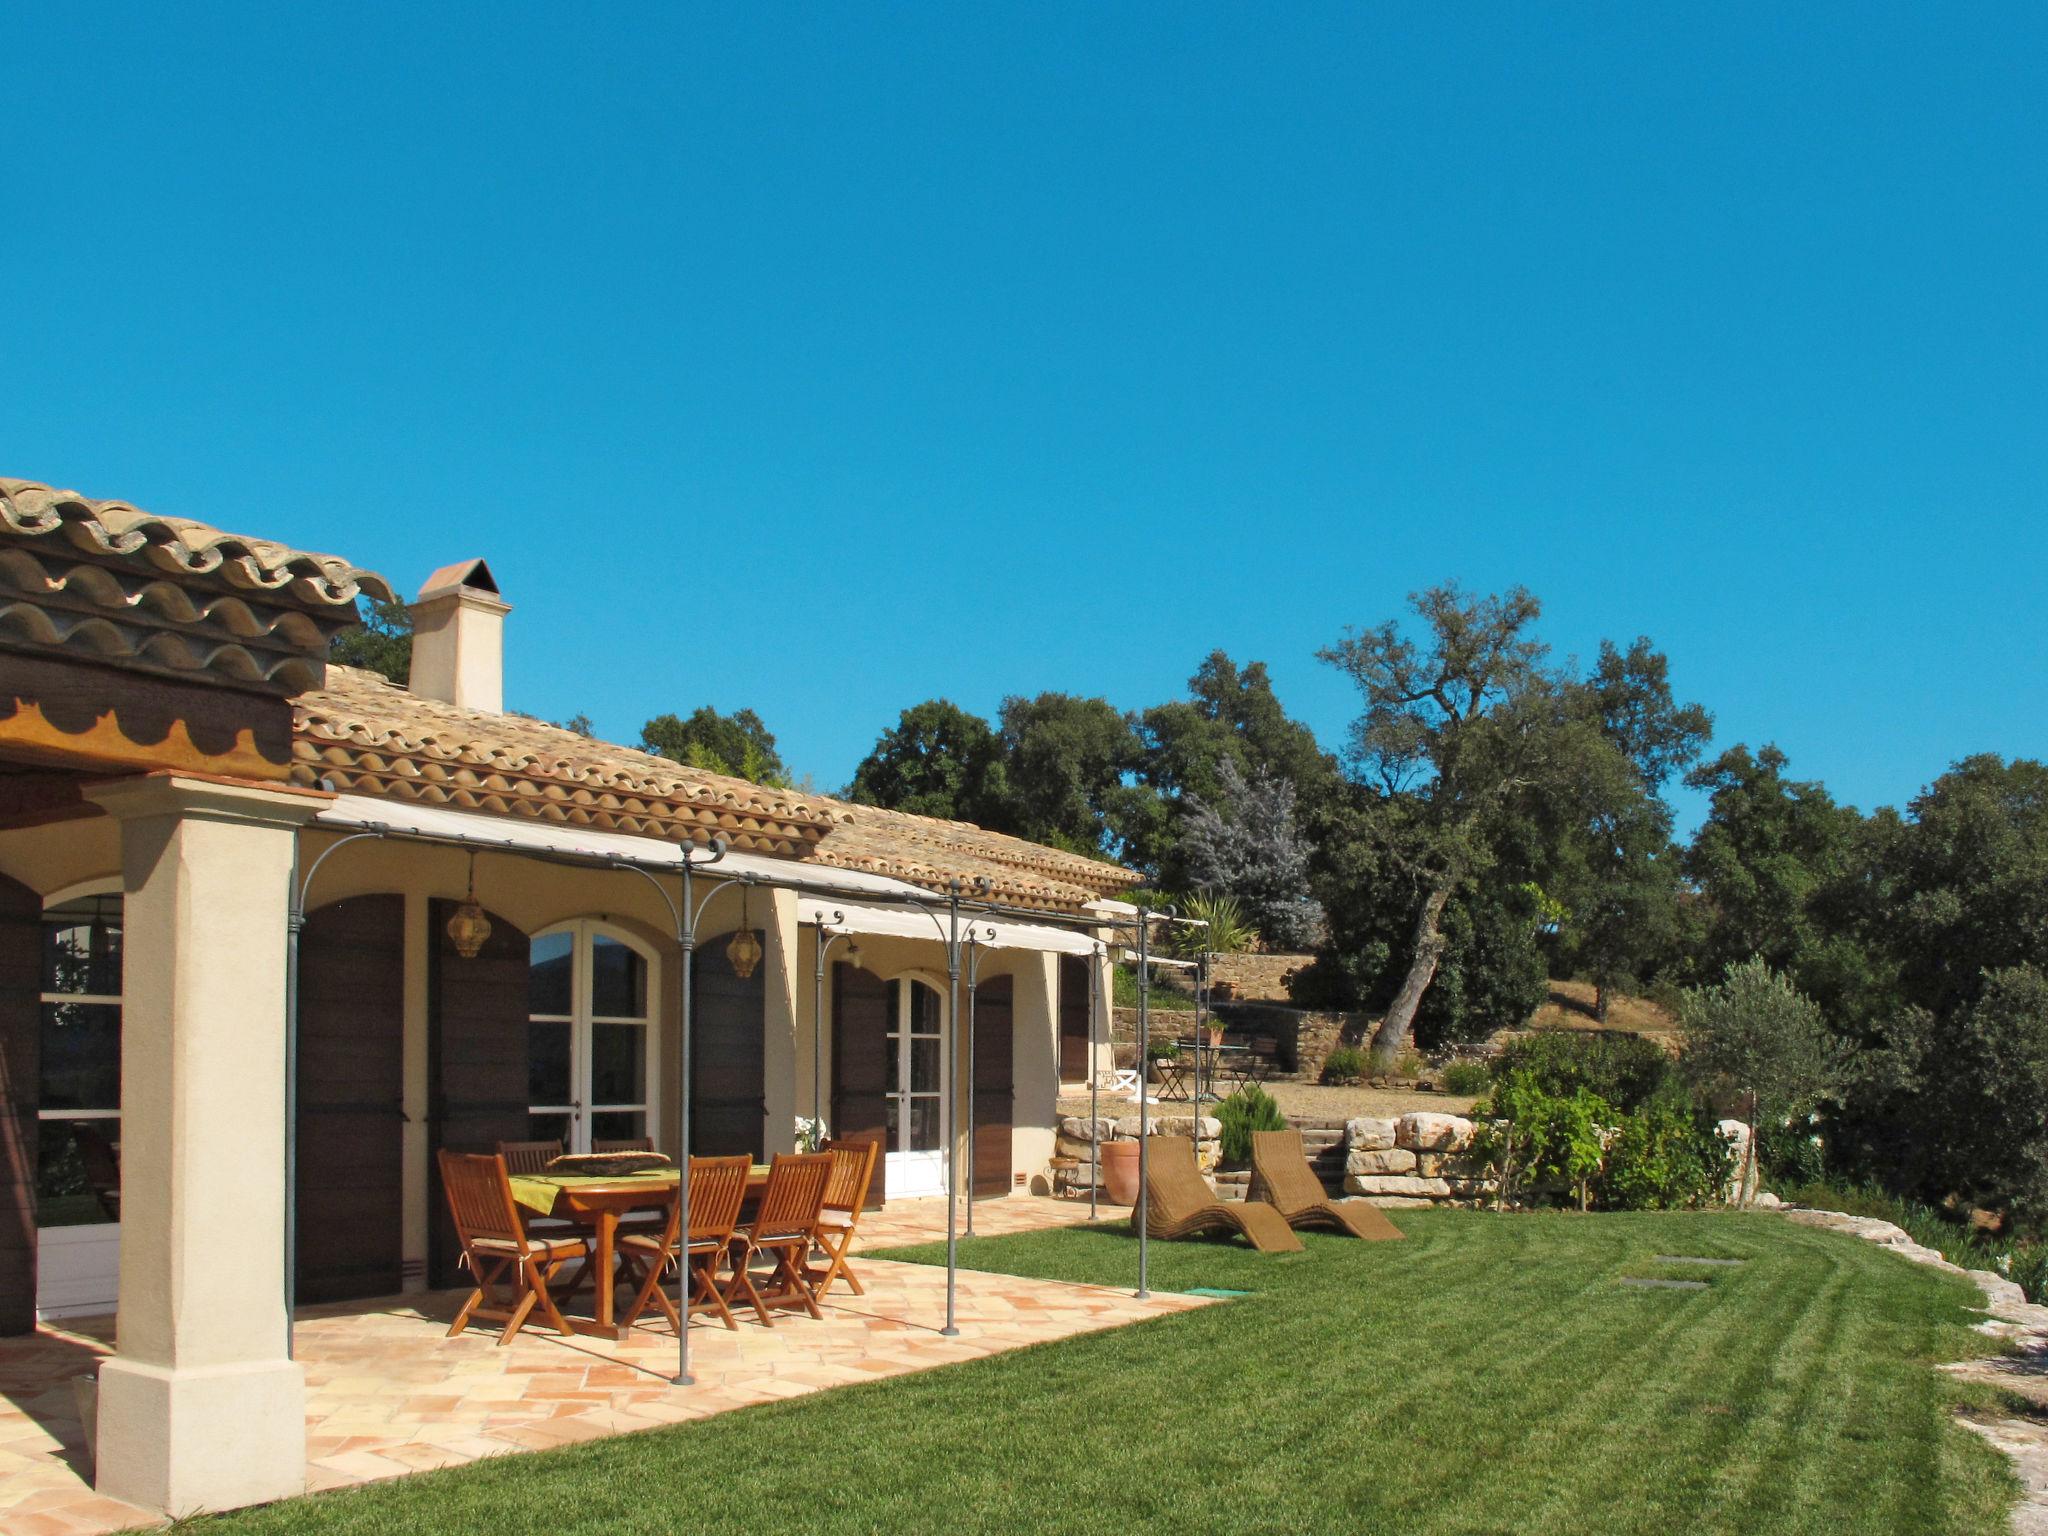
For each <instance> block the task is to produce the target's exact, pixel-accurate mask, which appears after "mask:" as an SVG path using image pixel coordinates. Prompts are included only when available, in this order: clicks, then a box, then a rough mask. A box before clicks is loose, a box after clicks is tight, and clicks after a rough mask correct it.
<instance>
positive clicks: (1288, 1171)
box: [1251, 1131, 1408, 1243]
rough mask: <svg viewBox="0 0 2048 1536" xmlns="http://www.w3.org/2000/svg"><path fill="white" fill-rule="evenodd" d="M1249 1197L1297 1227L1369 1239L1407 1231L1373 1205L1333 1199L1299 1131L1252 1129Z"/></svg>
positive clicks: (1385, 1238) (1383, 1239)
mask: <svg viewBox="0 0 2048 1536" xmlns="http://www.w3.org/2000/svg"><path fill="white" fill-rule="evenodd" d="M1251 1198H1252V1199H1254V1200H1260V1201H1264V1202H1265V1203H1266V1204H1268V1205H1270V1206H1272V1207H1273V1209H1274V1210H1276V1211H1278V1212H1279V1213H1280V1214H1281V1216H1282V1217H1284V1218H1285V1219H1286V1222H1287V1225H1288V1226H1290V1227H1293V1228H1294V1229H1295V1230H1296V1231H1302V1230H1305V1229H1306V1228H1309V1227H1323V1228H1327V1229H1328V1230H1330V1231H1333V1232H1349V1233H1350V1234H1351V1235H1352V1236H1353V1237H1362V1238H1364V1239H1365V1240H1366V1241H1367V1242H1369V1243H1383V1242H1386V1241H1388V1240H1389V1239H1392V1238H1397V1237H1406V1236H1407V1235H1408V1234H1407V1233H1405V1232H1403V1231H1402V1230H1401V1229H1400V1228H1399V1227H1397V1226H1395V1225H1394V1224H1393V1222H1392V1221H1390V1220H1388V1219H1387V1213H1386V1212H1385V1211H1383V1210H1381V1209H1380V1208H1379V1207H1378V1206H1376V1205H1370V1204H1368V1203H1367V1202H1365V1201H1363V1200H1343V1201H1338V1200H1332V1199H1331V1198H1330V1197H1329V1195H1328V1194H1327V1193H1326V1192H1325V1191H1324V1189H1323V1181H1322V1180H1321V1179H1319V1178H1317V1177H1316V1171H1315V1169H1313V1168H1311V1167H1309V1165H1308V1154H1307V1153H1306V1152H1304V1151H1302V1150H1301V1132H1299V1131H1253V1132H1252V1187H1251Z"/></svg>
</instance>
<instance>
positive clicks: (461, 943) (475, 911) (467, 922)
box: [448, 853, 491, 960]
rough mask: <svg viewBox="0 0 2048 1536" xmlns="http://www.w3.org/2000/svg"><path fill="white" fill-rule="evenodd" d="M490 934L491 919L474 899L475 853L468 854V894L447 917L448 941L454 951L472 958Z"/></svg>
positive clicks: (465, 957) (481, 948) (464, 957)
mask: <svg viewBox="0 0 2048 1536" xmlns="http://www.w3.org/2000/svg"><path fill="white" fill-rule="evenodd" d="M490 936H491V920H490V919H489V918H488V917H485V916H484V909H483V908H482V907H480V906H478V905H477V900H476V855H475V854H473V853H472V854H471V855H470V856H469V894H468V895H467V896H465V897H464V898H463V900H462V905H461V906H459V907H457V908H456V909H455V915H454V916H453V917H451V918H449V919H448V941H449V942H450V943H451V944H453V945H454V946H455V953H457V954H458V955H460V956H462V958H463V959H465V960H474V959H475V958H476V957H477V956H478V955H479V954H480V953H482V951H483V947H484V940H486V939H488V938H489V937H490Z"/></svg>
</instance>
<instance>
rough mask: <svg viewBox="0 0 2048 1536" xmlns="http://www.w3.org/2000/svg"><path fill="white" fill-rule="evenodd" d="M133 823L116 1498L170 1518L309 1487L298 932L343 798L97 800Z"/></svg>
mask: <svg viewBox="0 0 2048 1536" xmlns="http://www.w3.org/2000/svg"><path fill="white" fill-rule="evenodd" d="M87 793H88V794H90V796H91V797H92V798H93V799H94V800H96V801H97V802H98V803H99V804H100V805H101V806H103V807H104V808H105V809H106V810H107V811H108V812H110V813H111V814H112V815H113V816H114V817H116V818H117V819H118V820H119V822H120V824H121V863H122V876H123V886H124V889H125V892H126V905H125V909H124V912H123V923H124V931H123V935H122V939H123V948H124V953H123V977H124V996H123V1015H122V1031H121V1207H122V1209H121V1290H120V1316H119V1319H118V1327H119V1332H118V1335H117V1339H116V1353H115V1354H114V1356H113V1357H112V1358H111V1359H109V1360H107V1361H106V1362H105V1363H104V1364H103V1365H102V1366H101V1367H100V1376H99V1439H98V1467H97V1477H96V1485H97V1486H98V1488H99V1491H100V1492H102V1493H104V1494H108V1495H111V1496H112V1497H114V1498H117V1499H126V1500H127V1501H128V1502H130V1503H131V1504H140V1505H142V1506H143V1507H144V1508H147V1509H158V1510H162V1511H164V1512H165V1513H167V1514H171V1515H186V1514H191V1513H194V1512H197V1511H200V1510H216V1509H231V1508H234V1507H236V1506H238V1505H243V1504H254V1503H259V1502H262V1501H264V1500H268V1499H276V1498H282V1497H285V1496H287V1495H290V1494H296V1493H301V1492H303V1491H304V1490H305V1485H306V1392H305V1377H304V1373H303V1372H302V1371H301V1370H300V1368H299V1367H298V1366H297V1365H295V1364H294V1363H293V1362H292V1361H290V1360H289V1359H287V1358H286V1326H287V1320H286V1317H285V1305H284V1223H285V1188H284V1151H285V941H286V931H285V930H286V921H285V920H286V910H287V903H288V894H289V891H290V888H291V871H292V855H293V850H294V847H295V846H296V837H295V833H296V831H297V829H298V828H299V827H300V826H302V825H304V824H305V822H306V821H308V820H309V819H310V818H311V817H312V815H313V814H314V812H316V811H317V810H318V809H319V808H320V805H321V804H322V803H323V801H324V798H325V797H324V796H315V795H308V794H303V793H295V792H293V791H290V790H284V789H266V788H260V787H257V786H254V785H240V784H223V783H216V782H212V781H209V780H205V779H198V778H186V777H182V776H178V775H168V774H165V775H150V776H149V777H146V778H139V779H126V780H121V781H119V782H117V783H112V784H107V785H103V786H100V787H97V788H95V789H92V790H89V791H88V792H87Z"/></svg>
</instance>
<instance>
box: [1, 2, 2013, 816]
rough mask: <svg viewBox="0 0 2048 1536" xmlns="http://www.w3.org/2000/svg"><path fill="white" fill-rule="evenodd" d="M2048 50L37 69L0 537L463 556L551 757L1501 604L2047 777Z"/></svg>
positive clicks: (648, 10)
mask: <svg viewBox="0 0 2048 1536" xmlns="http://www.w3.org/2000/svg"><path fill="white" fill-rule="evenodd" d="M2044 17H2048V12H2043V11H2042V10H2041V9H2040V8H2038V7H2020V6H2013V7H1999V6H1973V7H1967V8H1963V7H1938V6H1931V5H1930V6H1927V7H1924V8H1899V7H1889V6H1872V5H1855V6H1848V7H1841V8H1836V9H1829V8H1824V7H1817V6H1800V7H1784V6H1749V7H1743V6H1715V7H1694V8H1690V9H1689V10H1685V11H1680V10H1678V9H1676V8H1672V7H1648V6H1640V5H1607V6H1602V5H1574V6H1569V7H1547V8H1546V7H1536V6H1524V7H1516V8H1508V7H1464V8H1447V7H1406V8H1394V7H1363V6H1345V7H1331V8H1312V7H1303V6H1286V7H1248V6H1201V5H1186V4H1176V5H1172V6H1161V7H1156V8H1139V7H1136V6H1100V5H1078V6H1065V7H1063V6H1051V5H1031V6H1015V7H1008V8H1001V7H995V6H971V7H940V6H926V7H829V8H828V7H819V8H815V9H790V8H780V9H778V8H771V7H765V6H744V7H734V8H730V9H725V8H708V7H693V8H687V9H686V8H683V7H658V8H657V7H641V8H626V7H603V8H573V9H572V8H568V7H561V8H556V9H553V10H521V9H518V8H516V7H509V6H503V5H491V6H480V7H476V8H473V9H468V10H464V9H461V8H456V7H438V6H437V7H412V6H406V7H396V6H374V5H372V6H353V7H346V8H342V7H335V8H332V9H330V10H327V11H325V12H319V13H316V12H314V11H312V10H310V9H308V8H301V7H278V6H266V7H256V6H250V7H246V8H237V7H205V6H196V7H190V8H182V7H181V8H178V9H177V10H176V11H175V12H173V11H172V10H170V9H169V8H161V9H159V8H140V7H138V8H135V9H133V10H123V9H109V8H104V7H91V8H88V7H82V6H81V7H70V6H61V7H60V6H44V7H37V8H33V9H22V8H16V10H15V12H14V13H13V14H12V15H11V16H10V17H9V19H8V20H7V21H6V22H5V23H4V24H0V46H4V51H5V56H6V57H7V58H8V61H9V74H10V77H11V78H12V79H13V80H14V81H15V82H16V85H17V88H18V91H19V90H21V88H23V84H24V82H28V83H29V85H28V87H27V88H26V89H25V93H22V94H19V95H18V99H17V102H16V109H15V110H13V111H10V112H9V114H8V122H7V125H6V127H5V128H4V129H0V175H4V178H5V180H4V185H5V188H6V192H7V207H8V209H9V222H8V232H7V237H6V238H5V239H4V240H0V318H4V320H5V332H4V334H5V337H6V341H7V349H8V353H9V363H10V364H11V366H10V367H9V368H8V370H7V377H6V383H5V384H4V385H0V472H4V473H11V474H21V475H27V476H30V477H33V478H37V479H45V480H52V481H55V482H57V483H60V484H63V485H66V486H71V487H75V488H77V489H79V490H81V491H84V492H86V493H88V494H91V495H100V496H120V497H125V498H128V499H130V500H133V501H136V502H138V503H139V504H141V505H144V506H147V507H149V508H151V509H152V510H156V511H160V512H165V513H174V514H180V515H185V516H192V517H199V518H204V519H207V520H209V521H214V522H218V523H221V524H224V525H226V526H229V527H234V528H240V529H244V530H246V531H250V532H256V533H261V534H265V535H268V536H272V537H276V538H281V539H287V540H292V541H297V542H302V543H305V544H309V545H311V546H313V547H316V548H326V549H333V550H337V551H339V552H341V553H344V554H347V555H349V556H350V557H352V558H354V559H356V560H358V561H360V562H362V563H364V564H367V565H371V566H374V567H376V568H378V569H380V570H382V571H384V572H386V573H387V574H389V575H390V576H391V577H392V578H393V579H394V581H395V582H396V583H398V584H399V585H401V586H403V587H406V588H408V589H411V588H413V587H415V586H416V585H417V583H418V582H419V580H420V579H421V578H422V577H423V576H424V575H425V574H426V572H427V571H428V570H429V569H430V568H432V567H433V566H435V565H437V564H440V563H442V562H444V561H447V560H452V559H455V558H457V557H463V556H469V555H474V554H482V555H485V556H487V557H488V558H489V559H490V561H491V563H492V565H493V567H494V568H495V570H496V571H497V573H498V576H499V578H500V580H501V582H502V584H503V586H504V589H505V592H506V595H507V597H508V598H509V599H510V600H511V601H512V602H513V603H514V604H515V605H516V611H515V612H514V614H513V615H512V618H511V620H510V626H511V627H510V630H509V632H508V646H509V658H508V669H509V678H508V696H509V702H511V703H512V704H513V705H514V706H515V707H518V708H523V709H527V710H531V711H533V712H535V713H538V714H542V715H546V716H549V717H553V718H561V717H563V716H566V715H568V714H570V713H572V712H574V711H577V710H582V711H587V712H588V713H589V714H590V715H591V716H592V717H593V718H594V719H595V720H596V722H597V724H598V726H599V728H600V730H601V731H602V733H604V734H606V735H608V736H613V737H620V738H624V739H631V738H632V736H633V733H634V732H635V731H637V728H638V725H639V722H640V721H641V720H642V719H644V718H645V717H646V716H647V715H649V714H650V713H654V712H656V711H658V710H662V709H671V708H673V709H677V710H679V711H686V710H688V709H690V708H692V707H694V706H696V705H698V704H700V703H707V702H708V703H711V704H714V705H716V706H718V707H720V708H722V709H735V708H738V707H741V706H744V705H751V706H753V707H754V708H756V709H758V710H759V711H760V712H761V713H762V714H763V715H764V716H765V717H766V719H767V720H768V722H769V724H770V725H771V727H772V728H773V729H774V730H775V731H776V732H777V734H778V736H779V737H780V739H781V742H782V745H783V748H784V754H785V756H786V757H787V758H788V759H789V761H790V762H791V763H792V765H793V766H794V767H796V768H797V769H798V770H799V771H806V770H807V771H809V772H811V773H813V774H815V775H816V777H817V780H818V782H819V783H820V784H821V785H823V786H825V787H832V786H835V785H837V784H839V783H840V782H843V780H844V779H845V778H846V777H847V776H848V775H849V774H850V772H851V770H852V768H853V766H854V764H855V763H856V762H857V761H858V759H859V758H860V756H861V755H862V754H863V752H864V751H865V750H866V749H867V747H868V746H869V745H870V744H871V743H872V741H873V739H874V736H875V734H876V732H877V731H878V730H880V729H881V728H882V727H883V726H885V725H886V724H888V723H889V722H890V721H891V720H893V718H894V717H895V714H896V712H897V711H898V710H899V709H901V708H902V707H904V706H905V705H907V704H910V703H913V702H915V701H917V700H919V699H923V698H927V697H931V696H934V695H947V696H950V697H952V698H954V699H956V700H958V701H959V702H961V703H963V704H966V705H968V706H969V707H972V708H975V709H978V710H982V711H984V712H988V713H991V714H992V713H993V712H994V710H995V708H996V706H997V705H998V703H999V702H1000V700H1001V698H1002V696H1003V695H1004V694H1006V693H1013V692H1037V691H1039V690H1042V689H1063V690H1071V691H1075V692H1082V693H1089V694H1101V695H1104V696H1106V697H1108V698H1110V699H1111V700H1113V701H1114V702H1116V703H1117V704H1119V705H1121V706H1126V707H1133V706H1141V705H1144V704H1147V703H1151V702H1155V701H1157V700H1160V699H1162V698H1165V697H1169V696H1171V695H1173V694H1175V693H1176V692H1177V691H1179V690H1180V689H1181V687H1182V686H1183V684H1184V682H1185V679H1186V678H1187V676H1188V674H1189V673H1190V672H1191V671H1192V670H1193V669H1194V667H1195V665H1196V664H1197V663H1198V662H1199V660H1200V659H1201V657H1202V655H1203V654H1204V653H1205V652H1207V651H1208V650H1209V649H1211V648H1212V647H1215V646H1222V647H1225V648H1226V649H1228V650H1229V651H1231V652H1232V653H1233V654H1234V655H1236V656H1238V657H1239V658H1240V659H1248V658H1262V659H1264V660H1266V661H1267V662H1269V663H1270V665H1271V667H1272V670H1273V674H1274V677H1275V679H1276V681H1277V683H1278V686H1279V688H1280V690H1281V693H1282V696H1283V697H1284V699H1285V700H1286V702H1287V703H1288V705H1289V707H1290V708H1291V709H1292V710H1294V711H1295V712H1296V713H1297V714H1299V715H1301V716H1302V717H1303V718H1305V719H1307V720H1308V721H1309V722H1310V723H1311V724H1313V725H1314V726H1315V727H1316V728H1317V730H1318V732H1319V733H1321V734H1322V735H1323V737H1324V739H1325V740H1326V741H1327V742H1329V743H1331V744H1335V743H1336V742H1337V741H1338V740H1339V739H1340V738H1341V735H1342V732H1343V728H1344V725H1345V722H1346V721H1347V720H1348V719H1349V717H1350V715H1351V714H1352V713H1353V699H1352V696H1351V695H1350V693H1349V692H1348V685H1347V684H1346V683H1345V682H1344V680H1343V679H1342V678H1340V677H1339V676H1338V675H1337V674H1336V673H1335V672H1333V671H1331V670H1330V669H1328V668H1325V667H1322V666H1319V665H1318V664H1317V663H1316V661H1315V660H1314V652H1315V650H1316V648H1317V647H1318V646H1319V645H1323V644H1326V643H1328V642H1330V641H1331V640H1333V639H1335V638H1336V637H1337V636H1338V635H1339V634H1340V633H1341V632H1342V631H1343V629H1344V627H1345V626H1346V625H1347V624H1364V623H1371V622H1375V621H1377V620H1379V619H1381V618H1383V617H1386V616H1388V615H1390V614H1392V613H1395V612H1396V611H1398V610H1399V608H1400V606H1401V604H1402V602H1403V598H1404V595H1405V594H1406V593H1407V592H1409V591H1410V590H1412V589H1414V588H1416V587H1419V586H1422V585H1426V584H1428V583H1432V582H1435V581H1438V580H1442V579H1444V578H1447V577H1455V578H1457V579H1459V580H1461V581H1463V582H1465V583H1467V584H1468V585H1472V586H1476V587H1482V588H1495V587H1500V586H1504V585H1507V584H1511V583H1516V582H1520V583H1524V584H1526V585H1528V586H1529V587H1531V588H1533V589H1534V590H1535V591H1536V592H1537V593H1538V594H1539V595H1540V596H1541V597H1542V598H1543V600H1544V602H1545V605H1546V619H1545V631H1546V633H1547V634H1548V636H1549V637H1550V639H1551V640H1552V642H1553V643H1554V645H1555V646H1556V647H1557V648H1558V649H1559V650H1560V651H1561V652H1567V653H1570V652H1576V653H1579V654H1582V655H1590V654H1591V652H1592V651H1593V649H1594V647H1595V646H1596V645H1597V643H1598V640H1599V639H1600V637H1601V636H1603V635H1609V636H1614V637H1617V638H1621V639H1627V638H1628V637H1631V636H1633V635H1636V634H1638V633H1647V634H1649V635H1651V636H1652V637H1653V638H1654V639H1655V640H1656V641H1657V642H1658V643H1659V644H1660V645H1661V646H1663V647H1664V648H1665V649H1667V650H1668V651H1669V652H1670V654H1671V656H1672V658H1673V663H1674V674H1675V679H1676V682H1677V685H1678V687H1679V689H1680V691H1681V692H1682V693H1684V694H1685V695H1686V696H1688V697H1692V698H1697V699H1699V700H1700V701H1702V702H1704V703H1705V704H1707V705H1708V706H1709V707H1710V708H1711V709H1712V710H1713V711H1714V712H1715V714H1716V716H1717V718H1718V722H1719V729H1718V733H1717V736H1718V740H1719V741H1720V742H1722V743H1729V742H1733V741H1736V740H1746V741H1750V742H1752V743H1756V742H1761V741H1763V740H1766V739H1774V740H1776V741H1778V742H1779V743H1780V744H1781V745H1783V746H1784V747H1785V748H1786V750H1787V751H1789V752H1790V753H1791V754H1792V759H1793V765H1794V769H1795V771H1798V772H1801V773H1804V774H1811V775H1817V776H1820V777H1823V778H1825V779H1826V780H1827V781H1828V782H1829V784H1830V785H1831V786H1832V787H1834V788H1835V789H1836V791H1837V792H1838V793H1839V794H1841V795H1842V796H1844V797H1845V798H1847V799H1849V800H1851V801H1854V802H1856V803H1858V804H1861V805H1864V806H1866V807H1867V806H1870V805H1874V804H1877V803H1883V802H1897V801H1900V800H1903V799H1904V798H1906V797H1908V796H1910V795H1911V794H1913V793H1914V792H1915V791H1916V790H1917V789H1918V787H1919V786H1920V785H1922V784H1923V783H1925V782H1926V781H1927V780H1928V779H1929V778H1930V777H1932V776H1933V775H1934V774H1936V773H1938V772H1939V771H1940V770H1941V769H1942V767H1943V766H1944V765H1945V764H1946V763H1947V762H1948V761H1950V760H1951V759H1953V758H1955V757H1957V756H1960V755H1962V754H1964V753H1968V752H1974V751H1985V750H1990V751H1999V752H2003V753H2006V754H2009V755H2012V754H2024V755H2035V756H2042V755H2048V668H2044V666H2043V652H2044V646H2043V618H2042V613H2041V599H2042V595H2043V587H2044V555H2048V535H2044V533H2043V519H2042V502H2043V489H2044V483H2048V474H2044V472H2048V106H2044V102H2048V20H2044Z"/></svg>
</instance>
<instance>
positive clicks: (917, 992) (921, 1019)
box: [905, 981, 939, 1035]
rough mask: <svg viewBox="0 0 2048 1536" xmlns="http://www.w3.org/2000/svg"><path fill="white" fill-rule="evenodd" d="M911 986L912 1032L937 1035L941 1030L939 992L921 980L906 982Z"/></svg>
mask: <svg viewBox="0 0 2048 1536" xmlns="http://www.w3.org/2000/svg"><path fill="white" fill-rule="evenodd" d="M905 985H906V986H908V987H909V988H910V1032H911V1033H912V1034H913V1035H936V1034H937V1033H938V1032H939V994H938V993H936V992H934V991H933V990H932V989H931V988H930V987H928V986H926V985H925V984H924V983H923V982H921V981H912V982H906V983H905Z"/></svg>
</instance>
